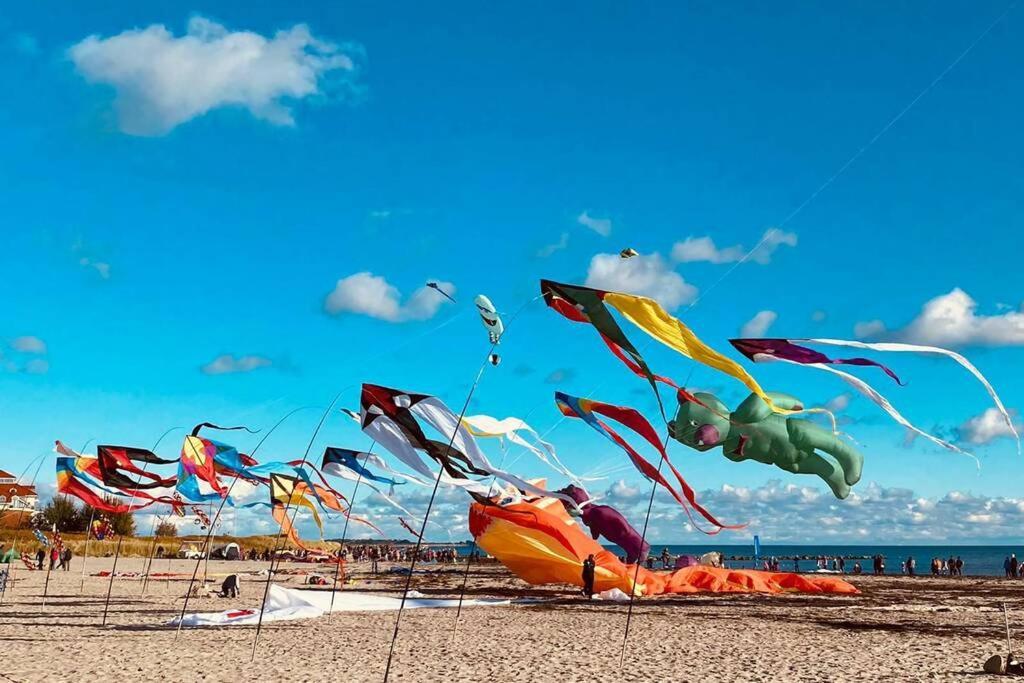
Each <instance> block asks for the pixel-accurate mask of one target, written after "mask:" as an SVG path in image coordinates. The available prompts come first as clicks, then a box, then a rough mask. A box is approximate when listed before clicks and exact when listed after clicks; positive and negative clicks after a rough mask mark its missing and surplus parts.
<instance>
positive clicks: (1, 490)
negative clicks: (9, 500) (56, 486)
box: [0, 484, 37, 497]
mask: <svg viewBox="0 0 1024 683" xmlns="http://www.w3.org/2000/svg"><path fill="white" fill-rule="evenodd" d="M34 495H37V494H36V487H35V486H22V485H21V484H0V496H22V497H25V496H34Z"/></svg>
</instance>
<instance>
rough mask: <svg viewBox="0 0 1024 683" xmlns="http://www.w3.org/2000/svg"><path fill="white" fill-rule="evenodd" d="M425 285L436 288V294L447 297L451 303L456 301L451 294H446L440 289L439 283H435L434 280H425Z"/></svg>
mask: <svg viewBox="0 0 1024 683" xmlns="http://www.w3.org/2000/svg"><path fill="white" fill-rule="evenodd" d="M427 287H430V288H431V289H433V290H436V291H437V293H438V294H440V295H441V296H443V297H444V298H445V299H448V301H451V302H452V303H453V304H454V303H456V301H455V299H453V298H452V297H451V295H450V294H448V292H446V291H444V290H443V289H441V285H439V284H437V283H436V282H432V281H431V282H427Z"/></svg>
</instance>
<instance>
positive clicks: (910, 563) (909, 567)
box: [907, 557, 917, 576]
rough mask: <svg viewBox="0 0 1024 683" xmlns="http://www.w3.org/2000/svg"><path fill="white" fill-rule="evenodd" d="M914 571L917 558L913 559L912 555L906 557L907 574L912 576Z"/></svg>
mask: <svg viewBox="0 0 1024 683" xmlns="http://www.w3.org/2000/svg"><path fill="white" fill-rule="evenodd" d="M915 571H917V560H915V559H914V558H913V557H908V558H907V574H909V575H910V576H913V575H914V572H915Z"/></svg>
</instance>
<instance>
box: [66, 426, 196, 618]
mask: <svg viewBox="0 0 1024 683" xmlns="http://www.w3.org/2000/svg"><path fill="white" fill-rule="evenodd" d="M175 429H181V427H171V428H170V429H168V430H167V431H166V432H164V433H163V434H161V435H160V438H159V439H157V440H156V443H155V444H153V447H152V448H150V449H149V450H150V451H153V452H155V451H156V449H157V446H159V445H160V442H161V441H163V440H164V437H165V436H167V435H168V434H170V433H171V432H173V431H174V430H175ZM83 450H84V449H83ZM147 469H149V462H146V463H144V464H143V465H142V473H143V474H145V472H146V470H147ZM140 476H141V475H140ZM137 497H138V489H133V490H132V497H131V500H130V501H128V512H127V514H128V515H131V514H132V511H131V507H132V506H133V505H134V504H135V499H136V498H137ZM123 542H124V534H118V535H117V548H115V549H114V565H113V566H112V567H111V568H110V581H109V582H107V598H106V600H104V602H103V619H102V621H101V622H100V626H106V625H107V614H108V613H109V612H110V594H111V593H112V592H113V590H114V574H115V573H117V560H118V558H120V557H121V544H122V543H123Z"/></svg>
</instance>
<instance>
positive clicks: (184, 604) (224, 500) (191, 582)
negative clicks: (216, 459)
mask: <svg viewBox="0 0 1024 683" xmlns="http://www.w3.org/2000/svg"><path fill="white" fill-rule="evenodd" d="M307 408H312V406H302V407H300V408H295V409H294V410H292V411H291V412H289V413H287V414H286V415H285V416H284V417H282V418H281V419H280V420H278V421H277V422H276V423H274V426H273V427H271V428H270V431H268V432H267V433H266V434H265V435H263V437H262V438H261V439H260V440H259V443H257V444H256V447H255V448H253V449H252V453H250V454H249V455H250V456H255V455H256V451H258V450H259V449H260V446H262V445H263V443H264V442H265V441H266V440H267V439H268V438H269V437H270V435H271V434H273V433H274V430H276V429H277V428H278V427H280V426H281V424H282V423H283V422H284V421H285V420H287V419H288V418H289V417H291V416H292V415H294V414H295V413H297V412H299V411H300V410H306V409H307ZM240 477H241V472H236V473H235V476H234V477H233V478H232V479H231V483H230V484H228V491H227V494H226V495H225V496H224V497H223V498H222V499H221V501H220V507H219V508H217V516H216V517H215V518H214V520H219V519H220V515H221V513H222V512H223V511H224V505H225V504H227V502H228V500H229V499H230V498H231V491H232V489H234V488H235V484H237V483H238V480H239V478H240ZM214 520H211V521H210V528H209V529H208V530H207V532H206V540H205V541H203V543H204V545H205V544H206V543H208V542H209V540H210V535H211V534H213V521H214ZM169 562H170V560H168V563H169ZM200 562H202V558H197V559H196V566H195V568H194V569H193V570H192V578H191V579H189V582H188V589H187V590H186V591H185V600H184V601H183V602H182V604H181V614H180V615H178V630H177V631H175V632H174V639H175V640H177V639H178V634H179V633H181V622H182V620H183V619H184V618H185V611H186V610H187V609H188V599H189V597H190V596H191V595H192V586H193V585H194V584H195V582H196V577H197V576H198V575H199V564H200ZM168 582H170V579H168Z"/></svg>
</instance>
